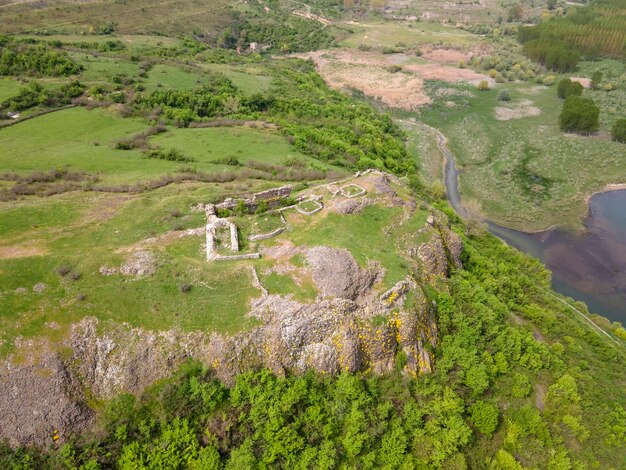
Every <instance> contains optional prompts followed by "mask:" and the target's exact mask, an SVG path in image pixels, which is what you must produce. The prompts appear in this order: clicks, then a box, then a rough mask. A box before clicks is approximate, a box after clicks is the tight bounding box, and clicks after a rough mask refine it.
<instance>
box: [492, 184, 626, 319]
mask: <svg viewBox="0 0 626 470" xmlns="http://www.w3.org/2000/svg"><path fill="white" fill-rule="evenodd" d="M585 227H586V231H585V233H583V234H580V235H574V234H571V233H569V232H566V231H564V230H560V229H556V230H548V231H545V232H541V233H537V234H528V233H524V232H519V231H517V230H511V229H508V228H505V227H500V226H498V225H496V224H493V223H490V224H489V230H490V231H491V232H492V233H493V234H494V235H497V236H498V237H500V238H502V239H503V240H504V241H506V242H507V243H508V244H509V245H511V246H514V247H516V248H518V249H520V250H522V251H525V252H527V253H529V254H531V255H533V256H535V257H537V258H539V259H540V260H541V261H542V262H543V263H544V264H545V265H546V266H547V267H548V269H550V271H552V284H553V288H554V290H556V291H557V292H561V293H562V294H565V295H568V296H569V297H572V298H573V299H576V300H581V301H583V302H585V303H586V304H587V306H588V307H589V311H590V312H592V313H598V314H600V315H603V316H605V317H607V318H608V319H610V320H614V321H620V322H622V323H625V324H626V190H621V191H612V192H607V193H601V194H596V195H595V196H593V197H592V198H591V200H590V202H589V216H588V217H587V219H586V221H585Z"/></svg>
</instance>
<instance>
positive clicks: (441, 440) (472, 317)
mask: <svg viewBox="0 0 626 470" xmlns="http://www.w3.org/2000/svg"><path fill="white" fill-rule="evenodd" d="M465 243H466V245H465V254H464V265H465V269H463V270H461V271H458V272H457V273H455V274H453V276H452V278H451V280H450V289H449V291H448V292H446V291H438V292H432V293H431V294H432V297H433V300H436V302H437V304H438V314H437V316H438V318H437V322H438V325H439V328H440V333H441V338H442V340H441V343H440V345H439V346H438V347H437V349H436V351H435V353H436V356H437V357H438V360H437V364H436V369H435V372H434V373H433V374H432V375H428V376H423V377H421V378H418V379H409V378H407V377H403V376H402V375H400V374H399V373H391V374H389V375H387V376H384V377H370V376H353V375H348V374H342V375H340V376H339V377H335V378H329V377H324V376H316V375H314V374H307V375H305V376H299V377H298V376H287V377H282V378H279V377H275V376H273V375H271V374H270V373H268V372H265V371H259V372H250V373H246V374H242V375H241V376H239V378H238V379H237V382H236V384H235V385H234V386H233V387H231V388H229V389H228V388H225V387H224V386H223V385H221V384H220V383H219V382H218V381H216V380H215V379H214V378H212V374H211V371H210V370H207V369H204V368H202V367H201V366H199V365H190V366H189V367H186V368H184V369H183V370H182V371H181V372H180V374H179V375H177V376H176V377H174V378H172V379H171V380H168V381H165V382H163V383H161V384H158V385H156V386H154V387H153V388H152V389H151V390H150V391H149V392H147V393H145V394H144V395H143V396H142V397H140V398H134V397H131V396H123V397H120V398H118V399H116V400H114V401H112V402H110V403H109V404H108V405H107V406H106V408H105V410H104V411H103V413H102V420H101V426H102V427H103V430H104V432H103V433H98V434H96V435H85V436H82V437H80V438H77V439H76V440H75V441H73V442H71V443H68V444H65V445H63V446H62V447H61V448H60V449H56V450H54V449H51V450H49V451H46V452H41V451H35V450H34V449H18V450H15V451H12V450H10V449H9V448H7V447H4V448H3V449H2V451H0V459H1V461H2V463H3V464H4V465H5V466H9V467H10V466H12V465H18V466H20V465H21V467H20V468H41V467H44V466H50V467H53V468H71V467H80V468H108V467H109V466H119V467H121V468H150V467H159V466H160V467H167V468H236V467H242V466H243V467H245V468H264V467H267V466H270V467H275V468H311V467H316V468H341V467H343V466H356V467H359V468H381V467H384V468H426V467H427V468H446V469H449V468H493V469H501V468H514V469H522V468H528V469H530V468H594V467H596V468H597V467H599V468H621V467H622V466H623V465H624V463H625V462H624V460H623V459H624V456H623V452H622V449H623V446H624V444H625V438H626V436H625V424H626V411H625V410H624V403H625V400H626V397H625V396H624V377H623V374H622V370H623V366H624V346H623V343H621V342H615V340H614V339H611V338H607V337H604V336H602V335H599V334H598V333H597V332H596V331H595V330H593V329H591V328H589V327H588V325H587V324H586V323H585V321H584V319H580V318H579V317H578V316H577V315H576V314H575V313H574V312H573V311H572V310H571V309H570V307H568V306H567V305H564V304H563V303H561V302H559V301H558V300H556V299H554V298H553V297H552V294H551V293H550V292H549V288H548V275H547V273H546V272H545V271H544V270H543V268H542V267H541V266H540V265H539V264H538V263H537V262H535V261H531V260H530V259H529V258H528V257H526V256H524V255H521V254H519V253H516V252H514V251H513V250H512V249H510V248H507V247H505V246H504V245H502V243H501V242H499V241H497V240H495V239H494V238H493V237H491V236H489V235H479V236H472V237H470V238H469V239H467V240H466V241H465ZM399 361H401V357H400V358H399ZM401 366H402V363H401V362H399V367H401Z"/></svg>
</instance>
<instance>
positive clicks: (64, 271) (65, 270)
mask: <svg viewBox="0 0 626 470" xmlns="http://www.w3.org/2000/svg"><path fill="white" fill-rule="evenodd" d="M54 271H55V272H56V273H57V274H58V275H59V276H61V277H65V276H67V275H68V274H69V273H70V272H71V271H72V267H71V266H68V265H66V264H62V265H60V266H57V267H56V269H55V270H54Z"/></svg>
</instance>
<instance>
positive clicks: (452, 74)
mask: <svg viewBox="0 0 626 470" xmlns="http://www.w3.org/2000/svg"><path fill="white" fill-rule="evenodd" d="M404 69H405V70H408V71H410V72H414V73H416V74H418V75H419V76H420V77H422V78H423V79H425V80H441V81H444V82H451V83H455V82H465V83H471V84H472V85H478V83H479V82H481V81H483V80H486V81H487V82H488V83H489V86H494V85H495V81H494V80H493V79H492V78H490V77H489V76H487V75H483V74H481V73H478V72H474V71H473V70H470V69H459V68H457V67H450V66H447V65H440V64H417V65H407V66H406V67H404Z"/></svg>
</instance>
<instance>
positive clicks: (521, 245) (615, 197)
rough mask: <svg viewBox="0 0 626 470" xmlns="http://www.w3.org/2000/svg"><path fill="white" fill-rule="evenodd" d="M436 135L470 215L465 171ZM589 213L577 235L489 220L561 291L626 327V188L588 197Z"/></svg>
mask: <svg viewBox="0 0 626 470" xmlns="http://www.w3.org/2000/svg"><path fill="white" fill-rule="evenodd" d="M426 127H428V128H429V129H431V130H433V131H435V132H436V135H437V141H438V142H437V143H438V146H439V149H440V151H441V153H442V154H443V155H444V157H445V169H446V170H445V177H444V181H445V186H446V193H447V195H448V202H449V203H450V205H451V206H452V208H453V209H454V210H455V211H456V212H457V214H459V215H460V216H464V215H465V209H464V208H463V204H462V201H461V194H460V191H459V182H458V179H459V175H460V173H461V172H460V171H459V170H458V169H457V168H456V166H455V160H454V156H453V155H452V153H451V152H450V151H449V149H448V148H447V147H446V138H445V136H444V135H443V134H442V133H441V132H440V131H438V130H437V129H434V128H432V127H430V126H426ZM586 203H587V204H588V207H589V211H588V215H587V217H586V218H585V221H584V227H585V230H584V231H583V232H581V233H574V232H571V231H567V230H564V229H561V228H558V227H552V228H550V229H548V230H544V231H540V232H535V233H530V232H523V231H519V230H514V229H510V228H507V227H503V226H501V225H498V224H496V223H494V222H492V221H489V220H485V221H484V222H485V223H486V224H487V228H488V230H489V231H490V232H491V233H492V234H494V235H496V236H497V237H499V238H500V239H502V240H504V241H505V242H506V243H507V244H509V245H511V246H513V247H515V248H517V249H519V250H521V251H523V252H525V253H528V254H530V255H531V256H534V257H536V258H538V259H540V260H541V261H542V262H543V263H544V264H545V265H546V266H547V267H548V269H550V271H552V286H553V288H554V290H556V291H557V292H559V293H561V294H564V295H566V296H568V297H571V298H573V299H575V300H579V301H582V302H585V303H586V304H587V306H588V308H589V311H590V312H592V313H597V314H599V315H602V316H605V317H607V318H608V319H610V320H612V321H619V322H622V323H625V322H626V307H625V306H626V209H625V208H626V184H619V185H616V184H613V185H607V186H606V187H605V188H604V191H600V192H595V193H593V194H591V195H589V196H588V197H587V198H586Z"/></svg>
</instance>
